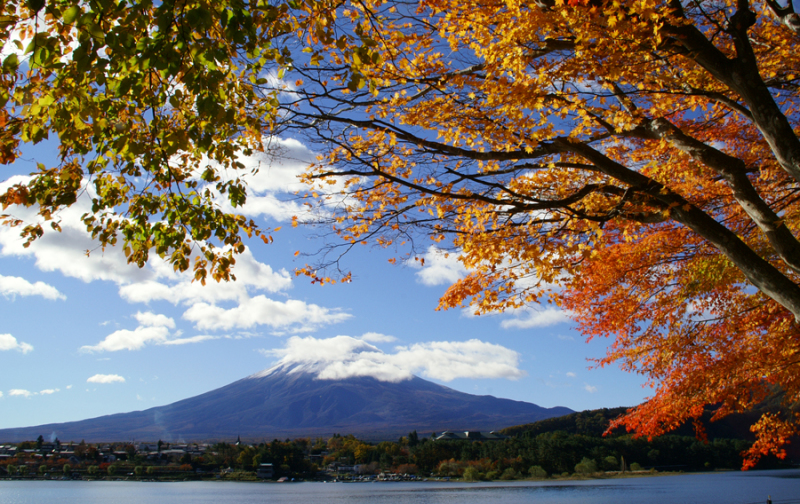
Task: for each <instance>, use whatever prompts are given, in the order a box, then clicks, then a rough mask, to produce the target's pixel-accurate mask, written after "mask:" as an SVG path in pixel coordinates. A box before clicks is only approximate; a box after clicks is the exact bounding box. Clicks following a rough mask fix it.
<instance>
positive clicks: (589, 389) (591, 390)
mask: <svg viewBox="0 0 800 504" xmlns="http://www.w3.org/2000/svg"><path fill="white" fill-rule="evenodd" d="M583 390H585V391H586V392H589V393H590V394H594V393H595V392H597V387H595V386H594V385H589V384H588V383H585V384H584V386H583Z"/></svg>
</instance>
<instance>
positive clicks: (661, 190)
mask: <svg viewBox="0 0 800 504" xmlns="http://www.w3.org/2000/svg"><path fill="white" fill-rule="evenodd" d="M558 144H559V146H561V147H562V148H563V149H564V150H565V151H570V152H574V153H576V154H579V155H581V156H583V157H584V158H586V159H588V160H589V161H591V162H593V163H594V164H595V165H596V166H597V167H598V168H599V169H600V170H601V171H603V172H604V173H606V174H607V175H608V176H610V177H612V178H615V179H617V180H619V181H621V182H624V183H626V184H628V185H630V186H632V187H634V188H636V189H638V190H639V191H641V192H644V193H646V194H649V195H650V196H652V197H653V198H654V199H656V200H658V201H661V202H663V203H664V204H666V205H668V206H669V207H670V208H671V210H670V215H671V216H672V218H674V219H675V220H676V221H678V222H680V223H681V224H683V225H685V226H686V227H688V228H689V229H691V230H692V231H694V232H695V233H697V234H698V235H699V236H701V237H703V238H704V239H706V240H707V241H708V242H709V243H711V244H712V245H713V246H714V247H716V248H717V250H719V251H720V252H721V253H722V254H724V255H725V257H727V258H728V259H729V260H730V261H731V262H732V263H733V264H734V265H736V267H737V268H739V269H740V270H741V271H742V273H743V274H744V276H745V277H746V278H747V279H748V280H749V281H750V283H752V284H753V285H755V286H756V287H757V288H758V289H759V290H760V291H761V292H763V293H764V294H766V295H767V296H769V297H771V298H772V299H774V300H775V301H777V302H778V303H779V304H780V305H781V306H783V307H784V308H786V309H787V310H789V311H790V312H791V313H792V314H793V315H794V317H795V320H797V321H800V286H798V285H797V284H795V283H794V282H792V281H791V280H790V279H789V278H787V277H786V276H785V275H784V274H783V273H781V271H780V270H778V269H777V268H776V267H775V266H773V265H772V264H770V263H769V262H768V261H766V260H764V259H763V258H762V257H761V256H759V255H758V254H757V253H755V252H754V251H753V249H751V248H750V247H749V246H748V245H747V244H746V243H744V242H743V241H742V240H741V239H740V238H739V237H738V236H737V235H736V234H735V233H734V232H732V231H731V230H729V229H728V228H726V227H725V226H723V225H722V224H720V223H719V222H717V221H716V220H714V219H713V218H712V217H711V216H710V215H708V214H706V213H705V212H703V211H702V210H700V209H699V208H697V207H696V206H694V205H692V204H691V203H690V202H688V201H687V200H686V199H684V198H683V197H682V196H681V195H679V194H677V193H675V192H673V191H671V190H670V189H669V188H668V187H666V186H664V185H663V184H660V183H659V182H656V181H655V180H652V179H650V178H648V177H646V176H645V175H642V174H641V173H639V172H637V171H634V170H631V169H629V168H627V167H625V166H623V165H621V164H619V163H617V162H616V161H614V160H612V159H610V158H608V157H606V156H605V155H604V154H602V153H600V152H598V151H596V150H595V149H593V148H591V147H590V146H588V145H586V144H583V143H572V142H569V141H566V140H560V141H558Z"/></svg>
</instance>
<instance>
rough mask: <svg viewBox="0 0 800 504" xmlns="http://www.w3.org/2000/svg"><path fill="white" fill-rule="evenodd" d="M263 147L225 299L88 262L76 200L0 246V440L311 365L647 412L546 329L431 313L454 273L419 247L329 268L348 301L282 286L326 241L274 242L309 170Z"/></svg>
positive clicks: (621, 379) (636, 396)
mask: <svg viewBox="0 0 800 504" xmlns="http://www.w3.org/2000/svg"><path fill="white" fill-rule="evenodd" d="M280 144H281V145H282V146H283V154H282V159H280V160H268V159H266V158H251V159H248V160H247V164H248V165H250V166H255V165H256V164H259V165H260V166H261V170H260V171H259V173H258V175H257V176H255V177H254V178H251V179H250V180H249V184H250V190H251V195H250V198H249V200H248V204H247V205H246V206H245V207H244V211H243V212H244V213H245V214H247V215H249V216H252V217H253V218H255V219H256V220H257V221H259V222H260V223H262V224H263V225H265V226H272V227H275V226H283V228H282V229H281V230H280V231H279V232H278V233H276V234H275V235H274V238H275V240H274V243H272V244H270V245H265V244H263V243H261V242H260V241H256V240H252V241H251V242H249V243H248V250H247V252H246V254H244V255H243V256H242V257H240V258H239V260H238V264H237V267H236V269H235V274H236V275H237V277H238V279H239V280H238V281H237V282H235V283H230V284H215V283H214V282H210V283H209V284H208V285H206V286H205V287H203V286H200V285H199V284H197V283H192V282H191V277H190V276H189V275H182V274H176V273H175V272H174V271H172V268H171V267H170V266H168V265H167V264H165V263H163V262H161V261H160V260H159V259H158V258H156V259H155V260H152V261H151V263H150V264H148V265H147V266H146V267H145V268H143V269H139V268H137V267H136V266H131V265H127V264H125V260H124V256H123V255H122V252H121V250H116V249H113V248H111V249H106V250H105V251H101V250H99V249H97V248H96V247H97V246H96V244H93V243H92V242H91V241H90V239H89V237H88V236H87V234H86V233H85V231H84V230H83V227H82V225H81V224H80V222H79V217H80V215H81V214H82V213H83V212H84V211H85V210H86V208H87V206H86V205H87V202H86V201H87V200H86V199H82V200H79V201H78V203H77V204H76V205H75V207H74V208H71V209H69V210H66V211H64V212H63V213H62V215H61V216H60V217H61V219H62V221H61V225H62V228H63V232H62V233H56V232H49V233H46V234H45V236H44V237H43V238H42V239H41V240H39V241H37V242H36V243H34V244H33V245H32V246H31V247H30V248H28V249H25V248H23V247H22V245H21V242H22V241H21V239H20V238H19V235H18V230H17V229H9V228H1V229H0V294H1V295H2V296H1V297H0V367H1V368H2V369H3V372H2V374H1V375H0V393H2V396H0V412H2V414H0V428H7V427H21V426H29V425H39V424H44V423H52V422H64V421H70V420H80V419H84V418H91V417H96V416H100V415H107V414H112V413H119V412H126V411H134V410H141V409H146V408H150V407H153V406H159V405H164V404H169V403H171V402H174V401H177V400H180V399H184V398H187V397H191V396H194V395H197V394H200V393H203V392H206V391H209V390H212V389H214V388H217V387H220V386H223V385H226V384H228V383H230V382H233V381H235V380H238V379H240V378H244V377H245V376H248V375H250V374H253V373H256V372H258V371H260V370H262V369H265V368H268V367H270V366H272V365H273V364H275V363H276V362H278V361H279V360H283V361H285V362H286V361H288V362H291V361H298V362H311V361H314V362H317V363H320V364H321V367H318V368H319V369H323V370H324V376H327V377H342V376H352V375H374V376H376V377H378V378H380V379H385V380H400V379H403V378H404V377H406V376H409V375H411V374H416V375H418V376H421V377H423V378H426V379H430V380H432V381H435V382H437V383H441V384H444V385H446V386H448V387H451V388H454V389H457V390H461V391H464V392H468V393H473V394H491V395H494V396H498V397H504V398H510V399H516V400H521V401H528V402H533V403H536V404H539V405H541V406H546V407H551V406H567V407H569V408H573V409H576V410H581V409H591V408H600V407H615V406H627V405H634V404H637V403H639V402H640V401H641V400H642V399H643V398H644V397H645V396H646V395H647V392H648V390H649V389H644V388H642V383H643V380H642V379H641V377H639V376H637V375H634V374H630V373H625V372H622V371H620V370H619V369H617V368H606V369H594V370H590V369H588V368H589V366H590V364H589V363H588V362H587V358H590V357H599V356H602V355H603V354H604V351H605V345H606V344H608V341H606V340H594V341H592V342H591V343H589V344H587V343H585V342H584V339H583V338H582V337H581V335H580V334H579V333H578V332H577V331H576V330H575V328H574V325H573V324H572V323H570V322H569V320H568V319H567V317H566V314H564V313H562V312H559V311H555V310H552V309H547V308H546V307H532V308H531V309H530V310H523V311H518V312H515V313H505V314H499V315H493V316H481V317H474V316H471V315H470V314H469V313H468V312H467V311H461V310H450V311H446V312H441V311H438V312H437V311H435V308H436V305H437V300H438V298H439V296H440V295H441V294H442V293H443V292H444V290H445V289H446V287H447V285H448V284H449V282H451V281H452V280H454V279H456V278H458V275H460V274H462V273H463V272H462V271H461V269H460V268H459V267H458V263H457V262H456V261H455V257H454V256H450V257H449V258H445V257H443V256H442V255H440V254H437V252H436V250H435V249H433V248H430V249H428V250H427V252H426V253H425V254H424V255H425V257H426V261H425V265H426V266H425V267H424V268H419V267H412V266H408V265H403V264H401V263H400V262H398V264H397V265H392V264H390V263H389V259H390V258H392V257H395V256H396V255H397V253H396V252H395V251H392V250H383V249H378V248H372V247H358V248H357V249H356V250H355V251H354V252H352V253H350V254H349V255H348V256H347V257H346V258H345V260H344V266H345V267H347V268H349V269H351V270H352V271H353V279H354V281H353V282H352V283H350V284H337V285H326V286H322V287H320V286H318V285H311V284H310V282H309V281H308V279H306V278H305V277H295V276H294V274H293V271H294V269H295V268H297V267H301V266H303V264H304V263H305V261H306V258H304V257H303V256H302V255H301V256H297V257H296V256H295V255H294V253H295V252H296V251H298V250H299V251H301V252H305V253H313V252H315V251H317V250H318V249H319V248H320V247H321V241H320V240H319V239H316V238H314V237H315V236H317V235H320V234H322V233H324V232H325V231H326V230H324V229H319V228H317V229H311V228H305V227H302V226H301V227H299V228H296V229H294V228H292V227H291V226H290V225H288V224H289V222H290V220H291V217H292V215H298V214H300V213H301V212H302V208H301V206H300V205H298V203H297V201H296V200H294V198H293V196H292V194H293V191H294V190H297V189H299V188H300V186H299V185H298V183H297V181H296V175H297V174H298V173H300V171H301V170H302V169H303V167H304V166H305V164H306V163H307V162H308V160H310V159H313V153H311V152H309V151H308V150H307V149H306V148H305V147H304V146H303V145H302V144H300V143H299V142H297V141H294V140H291V139H284V140H281V141H280ZM55 150H56V149H55V146H54V145H53V144H46V143H45V144H40V145H38V146H36V147H35V148H30V149H27V150H26V151H25V155H24V156H23V158H24V159H22V160H20V161H18V162H17V163H16V164H15V165H13V166H12V167H10V169H8V168H7V169H6V174H7V175H6V178H5V181H4V182H3V183H2V184H0V189H2V188H4V187H6V186H7V185H8V184H10V183H13V182H16V181H24V178H20V177H24V176H25V174H27V173H30V172H31V171H33V169H34V166H35V164H34V161H42V162H45V163H47V162H52V161H53V157H52V155H53V153H54V152H55ZM9 211H10V213H13V214H14V215H16V216H18V217H21V218H24V219H26V220H31V219H33V218H34V216H33V213H32V212H30V211H29V210H23V209H9ZM87 249H91V250H92V252H91V253H90V255H89V256H88V257H87V256H86V254H85V251H86V250H87ZM498 427H503V426H498Z"/></svg>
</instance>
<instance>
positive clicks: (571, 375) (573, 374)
mask: <svg viewBox="0 0 800 504" xmlns="http://www.w3.org/2000/svg"><path fill="white" fill-rule="evenodd" d="M567 376H569V377H570V378H575V377H576V376H578V375H576V374H575V373H573V372H572V371H570V372H568V373H567Z"/></svg>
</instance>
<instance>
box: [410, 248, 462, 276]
mask: <svg viewBox="0 0 800 504" xmlns="http://www.w3.org/2000/svg"><path fill="white" fill-rule="evenodd" d="M422 259H424V260H425V263H424V265H421V263H420V262H419V261H408V264H409V265H410V266H413V267H416V268H420V270H419V271H418V272H417V279H418V280H419V282H420V283H422V284H424V285H428V286H434V285H450V284H452V283H454V282H456V281H458V280H459V279H461V278H463V277H465V276H466V275H467V270H466V268H464V265H463V264H461V262H460V261H459V260H458V254H448V253H446V252H445V251H443V250H441V249H439V248H438V247H436V246H434V245H431V246H430V247H428V251H427V252H426V253H425V254H424V255H423V256H422Z"/></svg>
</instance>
